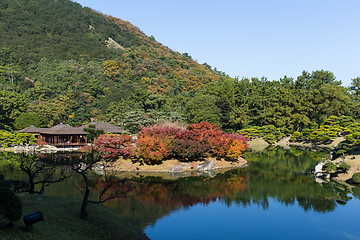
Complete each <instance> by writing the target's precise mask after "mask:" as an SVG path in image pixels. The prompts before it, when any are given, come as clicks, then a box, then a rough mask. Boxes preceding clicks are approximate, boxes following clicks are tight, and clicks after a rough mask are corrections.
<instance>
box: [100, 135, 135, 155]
mask: <svg viewBox="0 0 360 240" xmlns="http://www.w3.org/2000/svg"><path fill="white" fill-rule="evenodd" d="M94 145H95V149H96V150H98V151H99V152H100V153H102V154H104V157H105V158H116V157H118V156H128V155H131V154H132V153H133V152H134V146H132V137H131V136H129V135H126V134H123V135H120V134H109V135H106V134H101V135H100V136H99V137H97V138H96V139H95V140H94Z"/></svg>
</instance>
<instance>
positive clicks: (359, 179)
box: [351, 172, 360, 183]
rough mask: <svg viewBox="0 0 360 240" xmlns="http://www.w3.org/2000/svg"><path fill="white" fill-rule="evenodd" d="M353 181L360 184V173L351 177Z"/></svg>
mask: <svg viewBox="0 0 360 240" xmlns="http://www.w3.org/2000/svg"><path fill="white" fill-rule="evenodd" d="M351 179H352V180H353V181H354V182H356V183H360V172H358V173H354V175H353V176H352V177H351Z"/></svg>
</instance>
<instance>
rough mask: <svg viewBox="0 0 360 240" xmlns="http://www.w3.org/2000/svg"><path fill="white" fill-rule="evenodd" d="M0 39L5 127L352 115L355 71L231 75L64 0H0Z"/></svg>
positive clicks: (296, 123)
mask: <svg viewBox="0 0 360 240" xmlns="http://www.w3.org/2000/svg"><path fill="white" fill-rule="evenodd" d="M140 27H141V26H140ZM0 43H1V45H0V90H2V91H1V92H0V98H1V103H0V107H1V108H0V111H1V119H0V123H1V125H0V126H1V128H2V129H6V130H17V129H21V128H24V127H26V125H28V124H34V125H36V126H38V127H46V126H52V125H54V124H57V123H60V122H63V123H69V124H71V125H75V126H76V125H82V124H84V123H88V122H90V121H92V120H100V121H101V120H102V121H103V120H106V121H110V122H113V123H117V124H126V126H132V123H134V122H135V123H139V122H140V123H142V124H143V125H147V124H151V123H154V122H156V121H158V120H159V119H172V120H176V119H179V120H182V121H186V122H189V123H196V122H200V121H204V120H205V121H209V122H211V123H215V124H216V125H218V126H221V127H222V129H223V130H227V131H236V130H240V129H242V128H245V127H251V126H266V125H273V126H274V127H276V128H278V129H280V130H281V131H282V132H283V133H285V134H290V133H292V132H294V131H300V130H301V129H304V128H312V127H314V126H315V125H319V124H321V123H322V122H323V121H324V119H326V118H328V117H330V116H331V115H337V116H340V115H349V116H352V117H355V118H357V117H358V108H357V106H358V101H359V90H358V89H359V86H360V79H359V78H357V79H354V80H353V82H352V86H351V89H350V88H349V89H347V88H345V87H343V86H341V82H339V81H336V78H335V76H334V75H333V74H332V73H331V72H329V71H324V70H318V71H313V72H311V73H309V72H306V71H304V72H303V73H302V75H300V76H299V77H297V79H292V78H287V77H286V76H285V77H284V78H283V79H279V80H277V81H269V80H267V79H266V78H262V79H257V78H249V79H248V78H244V79H236V78H235V79H234V78H230V77H229V76H227V75H226V74H225V73H223V72H220V71H217V70H216V68H215V69H212V67H211V66H209V65H208V64H206V63H204V64H199V63H197V62H196V61H194V60H193V59H192V58H191V56H190V55H189V54H187V53H183V54H181V53H178V52H174V51H172V50H171V49H170V48H168V47H165V46H163V45H162V44H161V43H159V42H157V41H156V40H155V38H154V37H153V36H150V37H149V36H146V35H145V34H144V33H143V32H141V31H140V29H139V28H137V27H135V26H133V25H132V24H131V23H129V22H127V21H124V20H121V19H118V18H114V17H112V16H107V15H104V14H102V13H99V12H97V11H95V10H92V9H90V8H83V7H81V6H80V5H79V4H77V3H74V2H72V1H69V0H2V1H1V2H0ZM244 57H245V56H244ZM239 74H240V73H239ZM133 129H136V128H132V130H133Z"/></svg>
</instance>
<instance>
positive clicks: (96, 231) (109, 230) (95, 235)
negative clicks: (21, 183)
mask: <svg viewBox="0 0 360 240" xmlns="http://www.w3.org/2000/svg"><path fill="white" fill-rule="evenodd" d="M18 196H19V197H20V198H21V201H22V203H23V215H22V216H23V217H24V216H25V215H27V214H29V213H33V212H36V211H38V210H39V211H41V212H42V213H43V215H44V219H45V221H44V222H38V223H35V224H34V225H33V228H32V230H31V231H30V232H26V231H24V230H23V227H25V224H24V222H23V221H22V219H21V220H19V221H16V222H15V227H14V228H8V227H3V228H1V231H0V239H12V240H15V239H148V238H147V237H145V236H144V235H143V234H142V232H141V230H139V229H138V228H137V227H135V226H133V225H131V224H129V223H127V222H126V221H124V220H123V219H122V218H121V217H120V216H119V215H117V214H116V213H114V212H112V211H111V210H110V209H109V208H107V207H106V206H104V205H102V204H89V206H88V208H87V209H88V211H89V216H88V219H87V220H83V219H81V218H80V206H81V201H82V200H81V199H73V198H62V197H51V196H44V195H36V194H34V195H30V194H25V193H22V194H18Z"/></svg>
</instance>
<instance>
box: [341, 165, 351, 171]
mask: <svg viewBox="0 0 360 240" xmlns="http://www.w3.org/2000/svg"><path fill="white" fill-rule="evenodd" d="M339 169H340V170H342V171H344V172H347V171H349V169H350V165H349V164H347V163H342V164H340V166H339Z"/></svg>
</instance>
